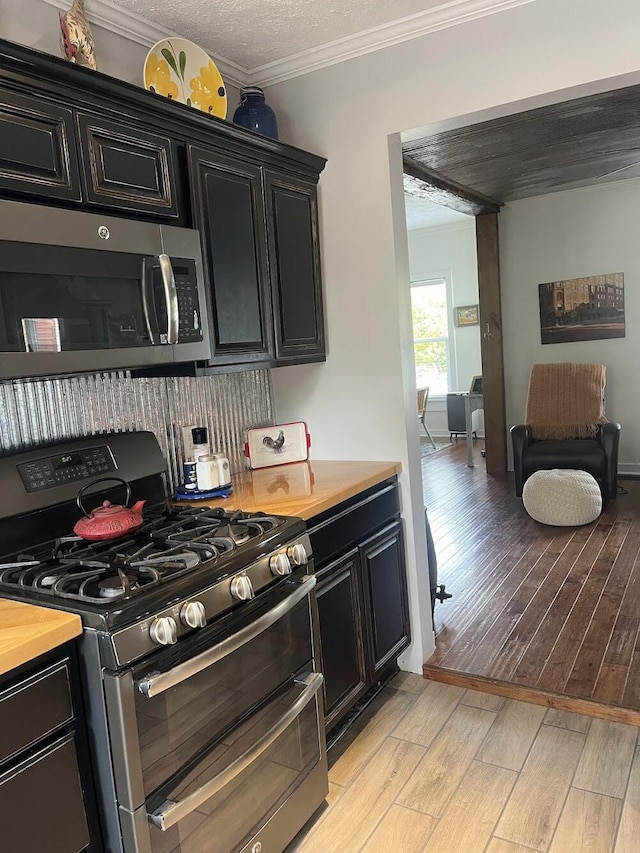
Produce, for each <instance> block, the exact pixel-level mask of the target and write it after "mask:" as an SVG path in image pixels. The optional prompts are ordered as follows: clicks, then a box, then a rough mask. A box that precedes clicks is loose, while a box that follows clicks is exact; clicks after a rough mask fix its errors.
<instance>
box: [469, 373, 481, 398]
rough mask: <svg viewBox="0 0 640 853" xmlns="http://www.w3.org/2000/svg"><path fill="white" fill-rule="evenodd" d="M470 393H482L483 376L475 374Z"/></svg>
mask: <svg viewBox="0 0 640 853" xmlns="http://www.w3.org/2000/svg"><path fill="white" fill-rule="evenodd" d="M469 393H470V394H482V376H474V377H473V379H472V380H471V388H470V389H469Z"/></svg>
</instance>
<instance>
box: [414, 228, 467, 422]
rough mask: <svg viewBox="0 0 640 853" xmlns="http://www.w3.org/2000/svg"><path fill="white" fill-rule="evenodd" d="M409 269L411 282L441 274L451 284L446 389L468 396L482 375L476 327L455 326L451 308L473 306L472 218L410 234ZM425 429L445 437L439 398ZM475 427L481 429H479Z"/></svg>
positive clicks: (434, 401) (442, 400) (443, 400)
mask: <svg viewBox="0 0 640 853" xmlns="http://www.w3.org/2000/svg"><path fill="white" fill-rule="evenodd" d="M409 270H410V275H411V281H412V282H413V281H420V280H422V279H429V278H437V277H439V276H443V275H444V276H446V278H447V280H448V281H449V282H450V285H451V305H450V311H449V343H450V347H451V351H452V356H453V358H452V360H453V364H454V371H453V375H452V377H451V389H450V390H451V391H468V390H469V388H470V387H471V380H472V379H473V377H474V376H478V375H479V374H481V373H482V359H481V355H480V326H456V325H455V323H454V314H453V308H454V307H456V306H459V305H477V304H478V265H477V256H476V232H475V219H474V217H472V216H470V217H469V219H468V221H463V222H455V223H451V224H450V225H438V226H436V227H433V228H419V229H417V230H415V231H409ZM475 414H480V412H478V413H476V412H474V415H475ZM476 421H479V418H476ZM427 426H428V427H429V431H430V432H431V434H432V435H441V436H444V435H448V434H449V429H448V425H447V407H446V398H445V397H444V396H442V397H437V396H434V395H430V397H429V402H428V404H427ZM478 426H479V428H481V426H480V424H478Z"/></svg>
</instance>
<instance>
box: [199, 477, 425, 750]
mask: <svg viewBox="0 0 640 853" xmlns="http://www.w3.org/2000/svg"><path fill="white" fill-rule="evenodd" d="M399 471H400V465H399V464H397V463H394V462H337V461H336V462H334V461H309V462H296V463H293V464H290V465H282V466H278V467H273V468H264V469H261V470H256V471H247V472H243V473H242V474H240V475H236V477H234V492H233V494H232V495H231V497H229V498H227V499H225V500H216V501H211V502H209V501H208V502H207V504H209V505H211V506H223V507H224V508H225V509H227V510H233V509H242V510H245V511H248V512H251V511H262V512H267V513H274V514H276V515H298V516H300V517H302V518H304V519H305V520H306V521H307V529H308V531H309V537H310V539H311V544H312V547H313V556H314V564H315V573H316V576H317V587H316V591H317V595H316V597H317V602H318V615H319V627H320V646H321V659H322V671H323V674H324V677H325V684H324V691H325V726H326V729H327V732H328V733H329V737H330V739H331V736H332V735H334V734H336V732H337V731H339V729H340V727H341V724H342V723H343V722H344V721H345V720H347V719H348V718H349V717H350V715H351V714H352V713H353V712H354V710H355V709H356V707H357V706H359V704H360V703H361V700H364V699H366V697H367V696H369V695H370V694H372V693H373V692H374V691H375V690H376V689H377V687H378V686H379V684H380V683H382V682H383V681H384V680H385V679H386V677H387V675H388V674H390V673H391V672H393V671H395V669H396V660H397V658H398V655H399V654H400V653H401V652H402V651H403V650H404V649H405V648H406V647H407V646H408V645H409V642H410V639H411V633H410V625H409V608H408V594H407V582H406V567H405V555H404V536H403V526H402V519H401V518H400V501H399V494H398V484H397V474H398V472H399Z"/></svg>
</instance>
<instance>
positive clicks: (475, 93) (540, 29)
mask: <svg viewBox="0 0 640 853" xmlns="http://www.w3.org/2000/svg"><path fill="white" fill-rule="evenodd" d="M579 7H580V8H579V14H576V8H577V4H576V3H575V0H536V2H534V3H530V4H528V5H525V6H520V7H517V8H513V9H511V10H509V11H507V12H501V13H500V14H497V15H493V16H490V17H485V18H482V19H480V20H477V21H471V22H469V23H466V24H462V25H459V26H457V27H455V28H451V29H448V30H442V31H440V32H435V33H432V34H430V35H427V36H424V37H421V38H419V39H415V40H413V41H411V42H407V43H405V44H401V45H397V46H393V47H389V48H387V49H385V50H380V51H378V52H376V53H374V54H369V55H367V56H362V57H359V58H357V59H353V60H350V61H348V62H343V63H341V64H339V65H335V66H333V67H330V68H326V69H322V70H319V71H316V72H313V73H310V74H307V75H305V76H303V77H299V78H297V79H295V80H290V81H286V82H283V83H280V84H277V85H275V86H272V87H270V88H269V91H268V101H269V103H270V104H271V105H272V106H273V107H274V109H275V110H276V112H277V113H278V117H279V122H280V125H281V127H282V129H283V137H284V138H286V139H288V140H291V141H292V142H293V143H294V144H297V145H299V146H300V147H302V148H307V149H309V150H311V151H315V152H317V153H319V154H322V155H324V156H326V157H327V158H328V164H327V168H326V169H325V172H324V173H323V175H322V177H321V181H320V215H321V239H322V260H323V268H324V282H325V291H326V309H327V327H328V361H327V363H326V365H309V366H299V367H291V368H282V369H280V370H275V371H273V383H274V394H275V404H276V412H277V415H278V417H279V418H281V419H288V418H289V417H294V416H295V417H300V416H301V415H302V416H304V417H305V418H306V419H307V420H308V422H309V424H310V427H311V430H312V433H313V437H314V445H313V455H314V456H315V458H338V459H349V458H354V459H364V458H370V459H398V460H400V461H401V462H402V464H403V466H404V473H403V475H402V477H401V487H402V496H403V506H404V517H405V521H406V530H407V540H408V546H409V547H408V552H409V553H408V572H409V586H410V595H411V616H412V624H413V631H414V638H415V639H414V643H413V644H412V647H411V648H410V649H409V651H408V653H407V654H406V655H405V656H404V658H403V661H402V663H403V666H404V667H406V668H409V669H413V670H414V671H418V670H419V667H420V663H421V661H422V660H424V658H426V656H427V654H428V653H429V652H430V650H431V648H432V639H433V638H432V631H431V627H430V619H429V606H428V590H427V584H426V581H425V576H426V549H425V543H424V532H423V523H422V506H421V505H422V496H421V489H422V484H421V480H420V477H421V471H420V463H419V457H418V453H417V449H416V448H417V444H418V439H417V429H418V426H417V422H416V418H415V414H414V412H415V387H414V377H413V372H412V370H411V369H408V368H407V363H408V362H409V363H410V360H411V333H410V322H409V305H408V301H407V298H406V296H407V293H408V261H407V257H406V252H407V248H406V246H407V240H406V232H405V231H404V229H405V223H404V199H403V194H402V186H401V175H400V173H401V171H402V161H401V157H400V152H399V151H397V148H396V147H395V142H394V140H395V137H393V135H394V134H397V133H399V132H400V131H402V130H405V129H411V128H415V127H417V126H424V127H428V128H430V129H431V131H432V132H433V130H434V129H436V128H437V129H443V128H452V127H461V126H464V125H465V124H468V123H469V122H471V121H479V120H485V119H488V118H492V117H496V116H497V115H505V114H508V113H513V112H519V111H521V110H522V109H525V108H532V107H535V106H539V105H541V104H543V103H550V102H554V101H559V100H564V99H565V98H566V97H571V96H573V97H577V96H578V95H583V94H589V93H590V92H593V91H605V90H607V89H610V88H615V87H616V86H619V85H623V84H626V85H629V84H631V83H636V82H637V81H638V80H639V79H640V75H639V74H638V69H639V68H640V52H639V51H638V39H637V34H638V32H640V4H638V3H637V0H612V2H610V3H608V4H607V12H606V16H603V7H602V3H601V2H600V0H583V2H581V3H580V4H579ZM625 73H628V74H629V75H630V76H629V77H628V78H626V79H621V80H605V81H604V82H601V81H602V80H603V78H606V77H613V76H614V75H622V74H625ZM591 82H593V85H589V86H581V84H585V83H591ZM568 87H577V88H576V89H574V90H572V91H567V88H568ZM562 90H565V91H562ZM523 99H530V100H528V101H526V102H523ZM390 135H392V137H393V138H392V140H391V146H390V144H389V136H390ZM390 151H391V153H392V156H391V161H390V153H389V152H390Z"/></svg>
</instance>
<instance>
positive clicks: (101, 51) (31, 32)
mask: <svg viewBox="0 0 640 853" xmlns="http://www.w3.org/2000/svg"><path fill="white" fill-rule="evenodd" d="M69 6H71V3H69ZM90 6H91V4H90V3H89V4H88V7H89V11H90ZM58 11H59V10H58V9H56V8H55V7H54V6H50V5H49V4H48V3H43V2H42V0H20V2H18V3H16V2H15V0H0V34H1V35H2V38H4V39H7V40H8V41H14V42H17V43H18V44H24V45H26V46H27V47H33V48H35V49H36V50H41V51H43V52H44V53H51V54H54V55H55V56H61V55H62V54H61V52H60V44H59V35H58V33H59V25H58ZM91 29H92V32H93V38H94V42H95V45H96V57H97V60H98V70H99V71H102V72H104V73H105V74H110V75H111V76H112V77H118V78H119V79H120V80H126V81H127V82H128V83H135V84H136V85H141V84H142V67H143V65H144V59H145V56H146V55H147V51H148V47H145V46H144V45H141V44H137V43H136V42H135V41H132V40H130V39H126V38H123V37H122V36H119V35H116V34H114V33H110V32H107V31H106V30H105V29H103V28H102V27H98V26H93V25H92V27H91Z"/></svg>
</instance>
